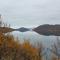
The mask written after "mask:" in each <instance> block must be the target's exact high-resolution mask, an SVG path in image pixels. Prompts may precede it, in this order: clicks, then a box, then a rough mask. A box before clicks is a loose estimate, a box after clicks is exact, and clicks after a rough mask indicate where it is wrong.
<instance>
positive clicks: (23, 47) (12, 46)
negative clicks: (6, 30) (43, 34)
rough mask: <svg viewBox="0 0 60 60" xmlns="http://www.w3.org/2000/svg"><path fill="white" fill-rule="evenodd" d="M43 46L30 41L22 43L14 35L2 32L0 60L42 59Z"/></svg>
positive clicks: (0, 35)
mask: <svg viewBox="0 0 60 60" xmlns="http://www.w3.org/2000/svg"><path fill="white" fill-rule="evenodd" d="M41 48H42V47H40V48H37V47H34V46H32V45H31V44H30V43H29V42H28V41H25V42H24V43H22V44H21V43H19V42H18V41H17V40H16V39H14V37H13V36H12V35H9V34H8V35H5V34H3V33H0V60H41V58H42V57H41V55H40V53H41Z"/></svg>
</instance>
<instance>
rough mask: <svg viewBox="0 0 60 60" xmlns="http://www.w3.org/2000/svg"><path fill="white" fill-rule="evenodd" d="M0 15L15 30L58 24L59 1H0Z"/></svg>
mask: <svg viewBox="0 0 60 60" xmlns="http://www.w3.org/2000/svg"><path fill="white" fill-rule="evenodd" d="M0 14H1V15H2V20H3V21H4V22H5V23H8V24H10V25H11V27H16V28H17V27H22V26H26V27H36V26H38V25H42V24H60V0H0Z"/></svg>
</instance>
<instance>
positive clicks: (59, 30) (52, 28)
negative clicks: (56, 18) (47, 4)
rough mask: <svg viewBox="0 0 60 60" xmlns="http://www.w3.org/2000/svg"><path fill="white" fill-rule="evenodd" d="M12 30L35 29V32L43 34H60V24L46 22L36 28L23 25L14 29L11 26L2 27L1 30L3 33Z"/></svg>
mask: <svg viewBox="0 0 60 60" xmlns="http://www.w3.org/2000/svg"><path fill="white" fill-rule="evenodd" d="M12 31H20V32H27V31H35V32H37V33H38V34H41V35H47V36H48V35H56V36H60V25H49V24H44V25H40V26H38V27H36V28H25V27H21V28H18V29H13V28H9V27H0V32H2V33H7V32H12Z"/></svg>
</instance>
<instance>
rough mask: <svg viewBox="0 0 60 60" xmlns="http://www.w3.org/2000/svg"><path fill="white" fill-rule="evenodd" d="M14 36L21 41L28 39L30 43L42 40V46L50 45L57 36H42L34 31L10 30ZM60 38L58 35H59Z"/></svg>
mask: <svg viewBox="0 0 60 60" xmlns="http://www.w3.org/2000/svg"><path fill="white" fill-rule="evenodd" d="M12 34H13V35H14V37H18V38H19V40H20V42H23V41H24V40H29V41H30V42H31V43H33V44H34V43H37V42H42V43H43V44H44V46H46V47H51V45H52V44H53V43H54V42H56V39H57V36H44V35H40V34H38V33H36V32H34V31H31V32H30V31H28V32H24V33H22V32H18V31H14V32H12ZM59 38H60V37H59Z"/></svg>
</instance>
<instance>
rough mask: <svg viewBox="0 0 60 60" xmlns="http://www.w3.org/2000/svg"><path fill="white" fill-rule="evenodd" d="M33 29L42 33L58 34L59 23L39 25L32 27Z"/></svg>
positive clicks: (59, 31)
mask: <svg viewBox="0 0 60 60" xmlns="http://www.w3.org/2000/svg"><path fill="white" fill-rule="evenodd" d="M33 31H35V32H37V33H39V34H42V35H56V36H60V25H49V24H44V25H40V26H38V27H36V28H34V29H33Z"/></svg>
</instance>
